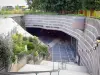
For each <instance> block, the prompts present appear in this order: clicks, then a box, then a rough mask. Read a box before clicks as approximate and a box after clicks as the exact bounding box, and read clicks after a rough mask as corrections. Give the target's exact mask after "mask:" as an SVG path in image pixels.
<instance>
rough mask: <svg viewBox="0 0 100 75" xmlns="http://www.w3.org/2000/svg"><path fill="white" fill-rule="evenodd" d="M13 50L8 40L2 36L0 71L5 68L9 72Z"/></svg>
mask: <svg viewBox="0 0 100 75" xmlns="http://www.w3.org/2000/svg"><path fill="white" fill-rule="evenodd" d="M10 51H11V49H10V47H9V45H8V40H6V39H4V38H2V37H1V36H0V70H2V69H3V68H5V69H6V70H8V67H9V64H10V58H11V57H10V53H11V52H10Z"/></svg>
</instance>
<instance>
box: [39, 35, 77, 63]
mask: <svg viewBox="0 0 100 75" xmlns="http://www.w3.org/2000/svg"><path fill="white" fill-rule="evenodd" d="M39 39H40V40H41V41H43V42H44V43H45V44H47V45H48V46H49V53H50V55H51V57H52V61H53V62H74V60H75V57H74V51H73V49H72V47H71V46H70V43H69V42H68V41H67V40H62V39H60V38H53V37H47V36H41V37H39Z"/></svg>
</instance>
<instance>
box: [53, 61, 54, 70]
mask: <svg viewBox="0 0 100 75" xmlns="http://www.w3.org/2000/svg"><path fill="white" fill-rule="evenodd" d="M53 70H54V62H53Z"/></svg>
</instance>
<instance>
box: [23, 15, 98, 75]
mask: <svg viewBox="0 0 100 75" xmlns="http://www.w3.org/2000/svg"><path fill="white" fill-rule="evenodd" d="M74 18H75V17H72V16H58V15H26V16H24V17H23V19H24V22H25V27H34V28H43V29H48V30H49V29H50V30H59V31H63V32H65V33H66V34H69V35H71V36H73V37H74V38H76V39H77V40H78V53H79V56H80V65H84V66H86V67H87V69H88V70H89V73H91V74H92V75H99V74H100V73H99V71H100V69H99V68H100V67H99V66H100V63H99V62H100V58H99V57H100V56H99V55H100V50H99V49H100V48H99V47H100V45H99V44H98V47H96V49H95V50H94V49H93V46H94V42H95V41H96V37H97V36H99V35H100V21H99V20H96V19H91V18H87V19H86V23H85V29H84V31H82V30H79V29H74V28H73V27H72V25H73V21H74ZM76 18H77V17H76Z"/></svg>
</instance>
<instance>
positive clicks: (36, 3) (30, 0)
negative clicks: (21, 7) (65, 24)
mask: <svg viewBox="0 0 100 75" xmlns="http://www.w3.org/2000/svg"><path fill="white" fill-rule="evenodd" d="M27 4H28V5H29V8H30V10H43V11H45V12H57V13H60V14H65V13H77V12H78V10H100V0H27Z"/></svg>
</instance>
